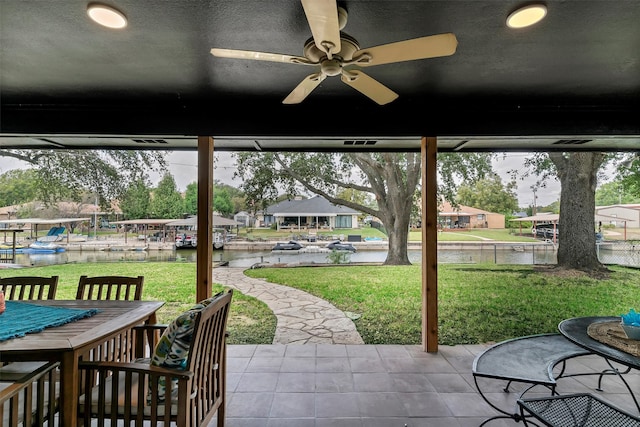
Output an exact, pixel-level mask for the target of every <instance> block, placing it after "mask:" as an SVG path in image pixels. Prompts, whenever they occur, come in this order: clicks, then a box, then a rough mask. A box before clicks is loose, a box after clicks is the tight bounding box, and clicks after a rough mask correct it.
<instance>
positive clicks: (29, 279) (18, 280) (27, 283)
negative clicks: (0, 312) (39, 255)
mask: <svg viewBox="0 0 640 427" xmlns="http://www.w3.org/2000/svg"><path fill="white" fill-rule="evenodd" d="M0 289H2V291H4V296H5V298H6V299H8V300H43V299H55V297H56V290H57V289H58V276H51V277H40V276H19V277H4V278H2V279H0Z"/></svg>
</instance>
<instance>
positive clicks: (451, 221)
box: [438, 202, 505, 229]
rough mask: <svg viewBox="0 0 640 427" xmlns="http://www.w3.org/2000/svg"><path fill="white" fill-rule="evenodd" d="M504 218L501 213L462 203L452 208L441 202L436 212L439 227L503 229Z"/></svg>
mask: <svg viewBox="0 0 640 427" xmlns="http://www.w3.org/2000/svg"><path fill="white" fill-rule="evenodd" d="M504 219H505V217H504V215H503V214H499V213H494V212H489V211H484V210H482V209H477V208H472V207H471V206H463V205H458V207H456V208H454V207H453V206H451V204H450V203H448V202H443V203H442V206H441V208H440V211H439V212H438V225H439V226H440V227H441V228H493V229H503V228H505V225H504Z"/></svg>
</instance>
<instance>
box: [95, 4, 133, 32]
mask: <svg viewBox="0 0 640 427" xmlns="http://www.w3.org/2000/svg"><path fill="white" fill-rule="evenodd" d="M87 15H89V18H91V19H93V20H94V21H95V22H97V23H98V24H100V25H103V26H105V27H108V28H124V27H126V26H127V17H126V16H124V14H123V13H122V12H120V11H119V10H117V9H114V8H113V7H111V6H107V5H104V4H99V3H90V4H89V6H87Z"/></svg>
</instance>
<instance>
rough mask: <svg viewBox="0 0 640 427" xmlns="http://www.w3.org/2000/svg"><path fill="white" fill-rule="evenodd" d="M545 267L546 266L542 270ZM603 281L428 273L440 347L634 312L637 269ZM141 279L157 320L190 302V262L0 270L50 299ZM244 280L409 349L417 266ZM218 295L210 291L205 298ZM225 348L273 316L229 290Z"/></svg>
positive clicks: (454, 268)
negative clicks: (346, 316)
mask: <svg viewBox="0 0 640 427" xmlns="http://www.w3.org/2000/svg"><path fill="white" fill-rule="evenodd" d="M544 268H545V269H548V268H549V267H544ZM611 270H612V271H613V272H612V274H611V276H610V278H608V279H606V280H595V279H590V278H586V277H582V276H579V277H575V276H571V277H558V276H553V275H549V274H547V273H545V272H541V271H537V267H535V266H528V265H494V264H487V265H483V264H477V265H469V264H464V265H456V264H440V265H438V289H439V293H438V299H439V301H438V318H439V321H440V324H439V341H440V343H441V344H451V345H454V344H476V343H486V342H493V341H500V340H504V339H507V338H513V337H517V336H522V335H529V334H537V333H545V332H555V331H556V330H557V329H556V327H557V324H558V322H559V321H560V320H562V319H564V318H569V317H575V316H586V315H589V316H598V315H606V316H617V315H620V314H622V313H626V312H628V311H629V309H630V308H635V309H636V310H639V309H640V303H639V302H638V295H639V294H640V293H639V291H640V271H638V270H636V269H631V268H622V267H611ZM82 274H88V275H109V274H114V275H125V276H137V275H139V274H141V275H144V276H145V289H144V292H143V294H144V298H145V299H150V300H160V301H165V302H166V304H165V306H164V307H163V308H162V309H161V310H160V312H159V313H158V314H159V318H160V321H162V322H167V321H169V320H170V319H172V318H173V317H175V316H176V315H177V314H178V313H180V312H181V311H183V310H185V309H187V308H189V307H190V306H191V304H192V303H193V302H195V274H196V268H195V263H180V262H175V263H162V262H159V263H154V262H145V263H137V262H126V263H97V264H96V263H87V264H66V265H53V266H46V267H33V268H24V269H20V270H4V271H3V274H2V275H3V277H10V276H23V275H45V276H50V275H58V276H60V284H59V289H58V298H60V299H65V298H66V299H71V298H74V297H75V289H76V286H77V281H78V278H79V277H80V275H82ZM246 274H247V275H249V276H251V277H264V278H267V279H268V280H271V281H273V282H276V283H280V284H284V285H288V286H292V287H295V288H298V289H302V290H305V291H307V292H309V293H311V294H314V295H316V296H318V297H320V298H323V299H326V300H328V301H330V302H331V303H333V304H334V305H335V306H337V307H338V308H340V309H342V310H344V311H349V312H353V313H357V314H360V315H361V317H360V318H359V319H358V320H356V326H357V328H358V331H359V332H360V334H361V335H362V337H363V339H364V340H365V342H366V343H369V344H373V343H381V344H419V343H420V331H421V317H420V313H421V307H422V302H421V286H422V285H421V270H420V266H397V267H392V266H328V267H300V268H263V269H255V270H247V271H246ZM219 289H221V287H220V286H215V289H214V292H215V291H217V290H219ZM229 331H230V340H229V342H230V343H271V342H272V339H273V334H274V331H275V317H274V316H273V314H272V313H271V311H270V310H269V309H268V308H267V307H266V305H265V304H264V303H262V302H260V301H258V300H256V299H255V298H251V297H247V296H244V295H242V294H241V293H239V292H235V296H234V302H233V305H232V311H231V317H230V321H229Z"/></svg>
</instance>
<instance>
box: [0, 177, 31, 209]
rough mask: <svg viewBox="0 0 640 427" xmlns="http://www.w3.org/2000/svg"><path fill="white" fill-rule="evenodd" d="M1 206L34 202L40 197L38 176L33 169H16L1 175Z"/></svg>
mask: <svg viewBox="0 0 640 427" xmlns="http://www.w3.org/2000/svg"><path fill="white" fill-rule="evenodd" d="M0 188H2V191H0V206H11V205H18V204H22V203H27V202H33V201H34V200H36V198H37V196H38V185H37V175H36V172H35V170H33V169H25V170H20V169H14V170H10V171H8V172H5V173H3V174H2V175H0Z"/></svg>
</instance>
